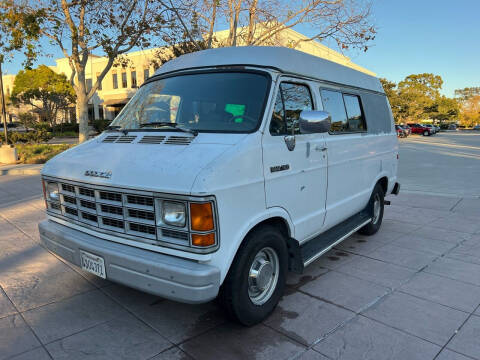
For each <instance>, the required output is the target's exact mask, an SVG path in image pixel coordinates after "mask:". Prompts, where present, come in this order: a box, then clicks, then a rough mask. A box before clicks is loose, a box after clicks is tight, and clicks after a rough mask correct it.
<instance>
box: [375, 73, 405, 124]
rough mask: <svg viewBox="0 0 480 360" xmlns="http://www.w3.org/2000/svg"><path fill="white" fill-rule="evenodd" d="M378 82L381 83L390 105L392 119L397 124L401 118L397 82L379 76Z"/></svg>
mask: <svg viewBox="0 0 480 360" xmlns="http://www.w3.org/2000/svg"><path fill="white" fill-rule="evenodd" d="M380 82H381V83H382V86H383V90H384V91H385V95H387V98H388V102H389V103H390V107H391V108H392V113H393V119H394V120H395V123H397V124H398V123H400V122H401V120H402V106H401V101H400V99H399V95H398V90H397V84H396V83H395V82H393V81H390V80H387V79H385V78H380Z"/></svg>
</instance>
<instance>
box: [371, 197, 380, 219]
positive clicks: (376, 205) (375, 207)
mask: <svg viewBox="0 0 480 360" xmlns="http://www.w3.org/2000/svg"><path fill="white" fill-rule="evenodd" d="M380 204H381V201H380V195H378V194H375V196H374V197H373V218H372V224H376V223H377V222H378V219H379V218H380V210H381V206H380Z"/></svg>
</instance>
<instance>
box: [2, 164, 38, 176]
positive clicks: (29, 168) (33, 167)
mask: <svg viewBox="0 0 480 360" xmlns="http://www.w3.org/2000/svg"><path fill="white" fill-rule="evenodd" d="M42 167H43V164H18V165H17V164H13V165H2V164H1V163H0V176H2V175H38V174H40V171H41V170H42Z"/></svg>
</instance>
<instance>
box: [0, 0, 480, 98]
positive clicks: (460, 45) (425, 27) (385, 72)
mask: <svg viewBox="0 0 480 360" xmlns="http://www.w3.org/2000/svg"><path fill="white" fill-rule="evenodd" d="M372 14H373V21H374V25H375V26H376V28H377V30H378V33H377V36H376V39H375V40H374V42H373V46H371V47H370V48H369V50H368V51H367V52H363V51H359V50H352V51H349V52H344V54H345V55H347V56H349V57H350V58H351V59H352V60H353V61H354V62H355V63H357V64H359V65H361V66H364V67H366V68H367V69H369V70H372V71H374V72H375V73H377V75H378V76H379V77H385V78H387V79H389V80H392V81H395V82H399V81H401V80H403V79H404V78H405V77H406V76H407V75H410V74H419V73H425V72H427V73H434V74H436V75H440V76H441V77H442V78H443V80H444V84H443V89H442V93H443V94H445V95H447V96H453V95H454V91H455V89H461V88H464V87H472V86H480V18H479V14H480V0H457V1H451V0H373V11H372ZM296 30H297V31H300V32H302V33H304V34H306V35H308V34H309V33H313V31H312V29H311V28H308V27H307V26H300V27H298V28H296ZM325 45H327V46H331V47H333V48H335V46H334V44H333V42H328V41H327V42H325ZM46 49H47V50H48V51H49V52H50V53H51V54H52V55H51V56H50V57H41V58H40V59H39V61H38V62H37V63H38V64H47V65H54V64H55V61H54V59H55V58H58V57H62V54H61V53H60V51H59V50H58V49H57V48H55V47H49V46H48V45H47V46H46ZM21 62H22V60H21V58H20V57H18V56H17V57H16V58H15V59H14V60H13V61H12V62H11V63H7V64H5V65H4V68H5V69H4V71H5V70H6V71H5V72H7V73H17V72H18V71H19V70H20V69H21V68H22V65H21Z"/></svg>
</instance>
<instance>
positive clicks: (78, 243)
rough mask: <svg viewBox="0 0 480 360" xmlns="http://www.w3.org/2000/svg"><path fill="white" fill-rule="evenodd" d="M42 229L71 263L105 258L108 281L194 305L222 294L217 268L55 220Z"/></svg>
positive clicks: (43, 224)
mask: <svg viewBox="0 0 480 360" xmlns="http://www.w3.org/2000/svg"><path fill="white" fill-rule="evenodd" d="M38 229H39V231H40V239H41V241H42V243H43V244H44V245H45V247H47V248H48V249H49V250H50V251H52V252H53V253H55V254H56V255H58V256H60V257H61V258H63V259H65V260H67V261H68V262H70V263H73V264H75V265H78V266H80V264H81V262H80V250H84V251H87V252H90V253H92V254H95V255H98V256H101V257H103V259H104V261H105V271H106V276H107V279H108V280H111V281H114V282H117V283H120V284H124V285H127V286H129V287H132V288H135V289H138V290H141V291H145V292H148V293H150V294H153V295H158V296H161V297H164V298H167V299H171V300H176V301H181V302H185V303H191V304H196V303H203V302H207V301H209V300H211V299H213V298H215V297H216V296H217V294H218V289H219V287H220V270H219V269H218V268H216V267H214V266H211V265H206V264H199V263H197V262H194V261H190V260H185V259H181V258H177V257H173V256H169V255H164V254H159V253H156V252H152V251H147V250H143V249H139V248H135V247H132V246H127V245H123V244H118V243H114V242H110V241H107V240H103V239H100V238H97V237H95V236H92V235H89V234H86V233H83V232H81V231H78V230H75V229H72V228H69V227H67V226H64V225H60V224H58V223H56V222H54V221H51V220H45V221H43V222H41V223H40V224H39V225H38Z"/></svg>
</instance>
